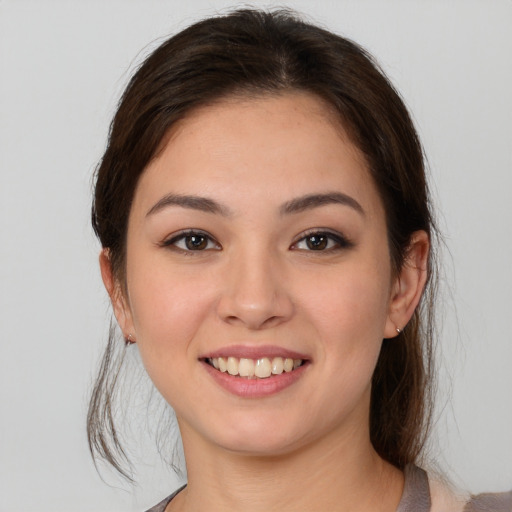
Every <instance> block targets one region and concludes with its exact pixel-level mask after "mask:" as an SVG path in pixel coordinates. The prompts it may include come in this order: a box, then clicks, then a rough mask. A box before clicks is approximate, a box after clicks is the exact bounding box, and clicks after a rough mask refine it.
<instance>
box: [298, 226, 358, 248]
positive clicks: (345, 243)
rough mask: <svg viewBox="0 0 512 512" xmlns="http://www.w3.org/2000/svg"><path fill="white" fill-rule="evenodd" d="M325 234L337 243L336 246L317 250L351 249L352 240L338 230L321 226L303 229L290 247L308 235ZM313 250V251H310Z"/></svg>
mask: <svg viewBox="0 0 512 512" xmlns="http://www.w3.org/2000/svg"><path fill="white" fill-rule="evenodd" d="M314 235H317V236H327V237H329V238H330V239H331V240H334V241H335V242H336V244H337V246H336V247H332V248H330V249H326V250H324V251H318V252H331V251H336V250H337V249H351V248H352V247H354V245H355V244H354V242H352V241H351V240H350V239H349V238H348V237H347V236H345V235H342V234H341V233H339V232H335V231H331V230H329V229H322V228H319V229H318V228H313V229H309V230H307V231H305V232H304V233H301V234H300V235H299V237H297V239H296V240H295V242H293V244H292V247H294V246H296V245H297V244H298V243H299V242H301V241H303V240H305V239H306V238H308V237H310V236H314ZM311 252H314V251H311Z"/></svg>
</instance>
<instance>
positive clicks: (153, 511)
mask: <svg viewBox="0 0 512 512" xmlns="http://www.w3.org/2000/svg"><path fill="white" fill-rule="evenodd" d="M186 486H187V485H186V484H185V485H183V486H182V487H180V488H179V489H177V490H176V491H174V492H173V493H172V494H171V495H170V496H167V498H165V499H163V500H162V501H161V502H160V503H157V504H156V505H155V506H154V507H151V508H150V509H148V510H146V512H165V509H166V508H167V505H169V503H170V502H171V501H172V499H173V498H174V497H175V496H176V494H178V493H179V492H180V491H182V490H183V489H185V487H186Z"/></svg>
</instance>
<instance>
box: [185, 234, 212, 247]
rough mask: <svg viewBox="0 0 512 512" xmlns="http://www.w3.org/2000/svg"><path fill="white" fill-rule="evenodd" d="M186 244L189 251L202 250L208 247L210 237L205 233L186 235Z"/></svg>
mask: <svg viewBox="0 0 512 512" xmlns="http://www.w3.org/2000/svg"><path fill="white" fill-rule="evenodd" d="M185 246H186V247H187V249H188V250H189V251H202V250H203V249H206V248H207V247H208V237H206V236H204V235H189V236H186V237H185Z"/></svg>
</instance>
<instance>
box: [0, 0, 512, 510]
mask: <svg viewBox="0 0 512 512" xmlns="http://www.w3.org/2000/svg"><path fill="white" fill-rule="evenodd" d="M229 5H236V4H235V3H233V2H226V1H207V0H188V1H187V2H182V1H179V2H178V1H177V0H171V1H154V0H153V1H148V0H146V1H142V0H139V1H127V0H124V1H108V2H107V1H101V2H100V1H77V0H75V1H70V0H68V1H49V0H46V1H41V0H37V1H28V0H18V1H16V0H11V1H6V0H3V1H1V0H0V166H1V167H0V169H1V171H0V172H1V174H0V176H1V186H0V208H1V210H0V226H1V238H0V240H1V241H0V279H1V288H0V334H1V338H0V347H1V348H0V379H1V380H0V411H1V419H0V510H2V511H36V510H53V511H61V510H62V511H69V510H72V511H76V512H80V511H93V510H94V511H109V512H115V511H121V510H123V511H126V510H133V511H137V510H143V509H144V507H147V506H149V505H152V504H154V503H155V502H156V501H157V500H159V499H160V498H161V497H162V496H163V495H164V494H166V493H167V492H168V491H170V490H172V488H173V486H174V485H176V480H175V479H174V477H173V476H172V475H170V474H169V473H166V472H165V471H164V470H163V469H162V468H161V467H160V466H158V465H157V463H156V462H154V461H156V460H157V457H156V456H155V457H154V458H153V459H152V458H151V457H152V456H148V457H149V459H146V462H145V463H144V464H141V469H142V474H141V476H140V485H139V486H138V487H136V488H135V489H131V488H129V487H127V486H126V485H123V484H122V483H120V482H119V481H118V480H116V479H115V477H113V476H112V475H110V474H109V473H105V478H106V479H107V480H108V482H109V483H110V485H105V483H103V482H102V481H101V479H100V477H99V476H98V475H97V473H96V472H95V469H94V466H93V464H92V462H91V461H90V458H89V455H88V450H87V446H86V438H85V426H84V422H85V413H86V403H87V395H88V390H89V387H90V383H91V379H92V375H93V373H94V371H95V368H96V362H97V361H98V358H99V355H100V353H101V351H102V348H103V345H104V341H105V337H106V332H107V322H108V307H107V300H106V294H105V293H104V291H103V289H102V285H101V283H100V278H99V271H98V268H97V253H98V249H99V247H98V245H97V243H96V241H95V240H94V239H93V236H92V231H91V228H90V227H89V204H90V191H91V183H90V181H91V175H92V172H93V169H94V167H95V164H96V162H97V160H98V159H99V158H100V156H101V153H102V149H103V148H104V144H105V140H106V134H107V129H108V123H109V121H110V118H111V116H112V113H113V111H114V106H115V103H116V101H117V98H118V96H119V94H120V92H121V90H122V88H123V86H124V85H125V84H126V81H127V79H128V77H129V76H130V72H129V70H130V69H133V66H134V65H135V64H136V63H137V62H139V61H140V59H141V58H142V57H143V56H144V55H145V54H147V51H149V49H151V48H153V47H154V46H155V43H154V41H155V40H161V39H162V38H163V37H164V36H165V35H167V34H170V33H174V32H176V31H178V30H179V29H182V28H184V27H185V26H187V25H188V24H190V23H191V22H193V21H195V20H197V19H198V18H201V17H203V16H206V15H208V14H212V13H214V12H216V11H218V10H222V9H223V8H225V7H226V6H229ZM253 5H258V6H263V5H271V4H270V3H267V2H254V3H253ZM281 5H288V6H291V7H295V8H297V9H298V10H301V11H303V12H304V13H306V14H308V15H310V16H311V17H312V19H313V20H315V21H317V22H319V23H321V24H324V25H326V26H327V27H328V28H330V29H332V30H334V31H337V32H339V33H342V34H344V35H346V36H349V37H351V38H353V39H355V40H356V41H358V42H359V43H361V44H362V45H363V46H365V47H367V48H368V49H369V50H370V51H371V52H372V53H373V54H374V55H375V56H376V57H377V58H378V59H379V60H380V62H381V64H382V65H383V67H384V69H385V70H386V72H387V73H388V74H389V75H390V77H391V78H392V80H393V81H394V82H395V84H396V85H397V87H398V88H399V90H400V91H401V92H402V93H403V95H404V97H405V100H406V102H407V104H408V105H409V106H410V108H411V109H412V111H413V114H414V117H415V120H416V123H417V126H418V129H419V132H420V135H421V136H422V138H423V142H424V145H425V148H426V152H427V155H428V157H429V162H430V166H431V169H432V175H433V182H434V189H433V191H434V197H435V201H436V203H437V205H438V207H439V209H440V219H439V221H440V225H441V228H442V230H443V231H444V233H445V236H446V241H447V245H448V247H449V252H448V251H445V253H444V261H445V265H446V270H445V273H446V277H445V283H446V284H447V286H445V290H444V300H443V301H442V302H441V303H440V306H441V309H442V311H443V312H444V330H443V334H442V338H441V349H442V350H441V358H440V364H441V370H440V372H441V384H440V395H441V400H440V402H439V419H438V420H437V423H436V430H435V438H434V442H433V446H432V450H431V458H432V459H433V460H435V461H437V465H438V466H439V467H441V468H442V469H444V470H445V471H446V472H447V473H448V474H450V475H451V476H452V478H453V479H454V480H455V482H456V483H458V484H459V485H461V486H463V487H465V488H468V489H470V490H472V491H483V490H500V489H505V488H508V489H510V488H511V487H512V435H511V432H512V400H511V390H512V372H511V370H510V367H511V361H512V336H511V330H510V325H509V324H510V317H511V315H512V270H511V253H512V206H511V199H510V195H511V190H512V172H511V169H512V149H511V148H512V123H511V120H512V100H511V91H512V57H511V56H512V2H510V1H505V0H501V1H500V0H481V1H474V0H458V1H448V0H445V1H420V0H417V1H412V0H406V1H405V0H404V1H398V0H396V1H395V0H393V1H391V0H389V1H386V0H381V1H370V0H368V1H343V0H342V1H339V0H338V1H334V0H333V1H327V0H326V1H319V2H313V1H311V0H295V1H288V2H283V3H281ZM450 389H451V391H450ZM450 394H451V397H452V398H449V395H450ZM147 447H148V448H147V449H148V451H150V450H151V447H152V444H151V443H148V444H147Z"/></svg>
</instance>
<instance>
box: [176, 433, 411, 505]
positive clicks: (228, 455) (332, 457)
mask: <svg viewBox="0 0 512 512" xmlns="http://www.w3.org/2000/svg"><path fill="white" fill-rule="evenodd" d="M183 434H184V435H183V442H184V447H185V453H186V454H187V471H188V486H187V489H186V490H185V491H183V492H182V493H180V494H179V495H178V496H177V497H176V499H175V500H173V502H172V503H171V504H172V508H171V510H173V511H174V510H176V511H183V512H185V511H192V510H209V511H211V512H216V511H225V510H244V511H246V512H263V511H264V512H268V511H272V510H279V511H280V512H288V511H299V510H300V511H303V510H310V511H316V510H318V511H321V510H322V511H325V510H332V511H334V510H343V511H350V512H363V511H368V510H372V511H383V512H385V511H386V512H387V511H389V512H394V511H395V510H396V508H397V506H398V503H399V501H400V497H401V495H402V490H403V475H402V473H401V472H400V471H399V470H398V469H396V468H395V467H393V466H391V465H390V464H388V463H387V462H385V461H384V460H383V459H381V458H380V457H379V456H378V455H377V453H376V452H375V451H374V449H373V447H372V445H371V443H370V442H369V433H368V432H353V434H352V435H350V436H346V437H340V436H339V435H336V436H326V437H325V438H324V439H322V440H317V441H316V442H315V444H314V445H307V446H303V447H301V448H299V449H297V450H295V451H293V452H290V453H288V454H286V455H279V456H254V455H244V454H238V453H233V452H229V451H226V450H224V449H222V448H220V447H218V446H212V445H209V444H208V443H206V442H205V441H204V439H202V438H200V437H199V436H197V437H196V436H194V435H191V433H189V432H183Z"/></svg>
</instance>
